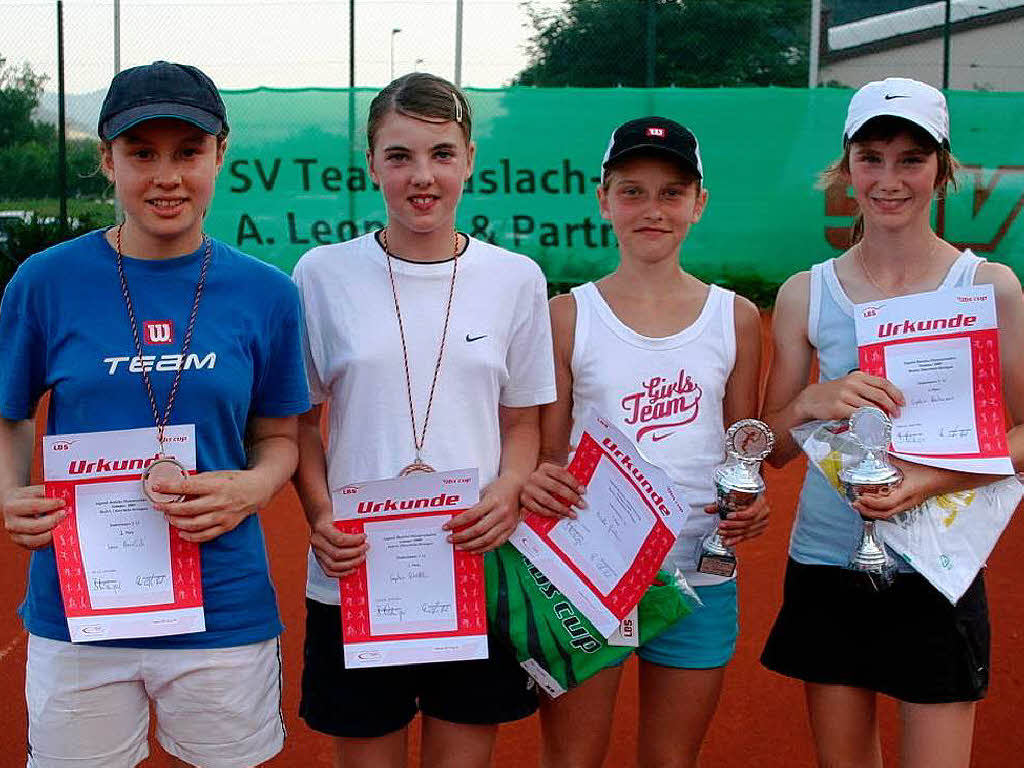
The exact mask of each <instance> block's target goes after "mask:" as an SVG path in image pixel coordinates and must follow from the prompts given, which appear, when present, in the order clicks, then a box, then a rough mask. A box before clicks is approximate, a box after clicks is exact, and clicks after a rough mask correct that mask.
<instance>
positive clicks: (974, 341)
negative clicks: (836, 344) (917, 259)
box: [854, 285, 1013, 475]
mask: <svg viewBox="0 0 1024 768" xmlns="http://www.w3.org/2000/svg"><path fill="white" fill-rule="evenodd" d="M854 317H855V321H856V328H857V346H858V352H859V356H860V367H861V370H863V371H864V372H865V373H869V374H872V375H874V376H882V377H884V378H886V379H888V380H889V381H891V382H892V383H893V384H895V385H896V386H897V387H898V388H899V389H900V391H901V392H903V395H904V397H905V399H906V405H905V406H903V408H901V413H900V415H899V417H897V418H894V419H893V420H892V446H891V451H892V453H893V455H894V456H897V457H899V458H901V459H906V460H907V461H912V462H916V463H918V464H927V465H929V466H933V467H943V468H946V469H954V470H959V471H962V472H984V473H990V474H1000V475H1009V474H1012V473H1013V465H1012V463H1011V462H1010V456H1009V445H1008V444H1007V441H1006V424H1005V422H1004V419H1003V390H1002V378H1001V373H1000V367H999V326H998V324H997V322H996V302H995V295H994V292H993V289H992V286H991V285H977V286H970V287H966V288H954V289H946V290H941V291H932V292H929V293H919V294H913V295H911V296H900V297H897V298H893V299H886V300H884V301H880V302H869V303H865V304H858V305H856V307H855V312H854Z"/></svg>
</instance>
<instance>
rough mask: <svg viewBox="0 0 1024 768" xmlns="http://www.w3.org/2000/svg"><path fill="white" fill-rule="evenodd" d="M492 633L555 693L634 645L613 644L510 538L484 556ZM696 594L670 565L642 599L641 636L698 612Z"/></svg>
mask: <svg viewBox="0 0 1024 768" xmlns="http://www.w3.org/2000/svg"><path fill="white" fill-rule="evenodd" d="M484 570H485V574H486V579H487V620H488V622H489V625H490V629H491V633H492V635H495V636H497V637H499V638H501V639H503V640H504V641H506V642H507V643H509V645H511V647H512V648H513V649H514V650H515V653H516V658H517V659H518V661H519V663H520V665H521V666H522V667H523V669H525V670H526V671H527V672H528V673H529V674H530V675H531V677H533V679H534V680H536V681H537V684H538V685H539V686H540V687H541V688H542V689H543V690H544V691H545V692H547V694H548V695H549V696H551V697H552V698H554V697H556V696H559V695H561V694H563V693H565V692H566V691H568V690H569V689H571V688H575V687H576V686H577V685H579V684H580V683H582V682H583V681H584V680H586V679H587V678H589V677H591V676H593V675H595V674H597V673H598V672H600V671H601V670H602V669H605V668H607V667H611V666H614V665H615V664H618V663H619V662H620V661H622V660H623V659H625V658H626V657H627V656H628V655H629V654H630V653H631V652H632V651H633V648H632V647H630V646H622V645H609V644H608V641H607V640H606V639H605V638H604V637H602V636H601V633H600V632H598V631H597V630H596V629H595V628H594V626H593V625H592V624H591V623H590V621H588V620H587V618H586V617H585V616H584V615H583V614H582V613H580V612H579V611H577V610H576V607H575V606H574V605H573V604H572V603H571V602H569V600H568V598H566V597H565V596H564V595H563V594H562V593H561V592H559V591H558V590H557V589H556V588H555V586H554V585H553V584H552V583H551V582H550V581H549V580H548V579H547V577H546V576H544V574H543V573H541V572H540V571H539V570H538V569H537V568H536V567H535V566H534V565H533V563H531V562H530V561H529V560H527V559H526V558H525V557H524V556H523V555H522V553H520V552H519V550H517V549H516V548H515V547H513V546H512V545H511V544H505V545H503V546H502V547H500V548H498V549H497V550H495V551H494V552H489V553H488V554H487V557H485V558H484ZM692 605H693V604H692V602H691V600H690V599H689V598H688V597H687V596H686V595H684V594H683V592H682V590H680V589H679V587H677V586H676V585H675V583H674V581H673V579H672V577H671V576H670V575H669V574H668V573H666V572H665V571H661V572H659V573H658V576H657V578H656V579H655V581H654V584H652V585H651V586H650V587H648V588H647V591H646V592H645V593H644V596H643V597H642V598H641V600H640V604H639V609H638V616H639V620H638V623H639V642H640V644H641V645H643V644H644V643H646V642H647V641H649V640H651V639H653V638H654V637H657V636H658V635H659V634H661V633H662V632H664V631H665V630H666V629H667V628H668V627H669V626H671V625H672V624H674V623H675V622H677V621H679V620H680V619H682V618H683V617H684V616H687V615H689V614H690V613H691V612H692V610H693V609H692Z"/></svg>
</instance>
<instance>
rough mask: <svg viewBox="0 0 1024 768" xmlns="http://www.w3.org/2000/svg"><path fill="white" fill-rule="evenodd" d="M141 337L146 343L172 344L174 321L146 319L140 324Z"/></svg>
mask: <svg viewBox="0 0 1024 768" xmlns="http://www.w3.org/2000/svg"><path fill="white" fill-rule="evenodd" d="M142 339H143V341H144V342H145V343H146V344H173V343H174V323H173V322H172V321H170V320H146V321H145V322H144V323H143V324H142Z"/></svg>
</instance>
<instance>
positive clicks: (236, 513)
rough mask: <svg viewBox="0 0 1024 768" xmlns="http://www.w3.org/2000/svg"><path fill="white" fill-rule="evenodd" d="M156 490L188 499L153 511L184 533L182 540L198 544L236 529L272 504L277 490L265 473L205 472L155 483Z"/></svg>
mask: <svg viewBox="0 0 1024 768" xmlns="http://www.w3.org/2000/svg"><path fill="white" fill-rule="evenodd" d="M153 489H154V490H156V491H159V492H161V493H170V494H184V495H185V497H186V499H185V501H179V502H174V503H158V504H154V505H153V507H154V509H156V510H157V511H159V512H162V513H163V515H164V517H165V518H167V522H168V523H170V524H171V525H172V526H174V527H175V528H177V529H178V530H179V531H181V538H183V539H184V540H185V541H193V542H196V543H201V542H204V541H209V540H210V539H215V538H216V537H218V536H220V535H221V534H223V533H227V532H228V531H232V530H234V529H235V528H237V527H238V524H239V523H241V522H242V521H243V520H244V519H245V518H247V517H248V516H249V515H252V514H255V513H256V512H259V511H260V510H261V509H263V507H265V506H266V505H267V504H268V503H269V502H270V498H271V496H273V490H274V489H273V487H271V486H270V484H269V483H268V482H267V479H266V478H265V477H264V475H263V473H261V472H259V471H257V470H252V469H241V470H221V471H215V472H203V473H201V474H198V475H192V476H190V477H185V478H182V479H181V480H164V481H162V482H158V483H155V484H154V486H153Z"/></svg>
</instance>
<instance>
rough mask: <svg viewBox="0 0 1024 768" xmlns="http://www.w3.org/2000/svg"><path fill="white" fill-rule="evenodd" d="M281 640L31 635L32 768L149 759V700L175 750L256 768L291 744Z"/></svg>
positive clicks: (194, 758)
mask: <svg viewBox="0 0 1024 768" xmlns="http://www.w3.org/2000/svg"><path fill="white" fill-rule="evenodd" d="M281 684H282V680H281V645H280V641H279V640H278V638H272V639H270V640H266V641H264V642H262V643H254V644H252V645H240V646H236V647H234V648H202V649H183V650H147V649H140V648H104V647H98V646H90V645H87V644H84V643H80V644H72V643H65V642H60V641H57V640H49V639H47V638H44V637H38V636H36V635H29V639H28V663H27V664H26V667H25V700H26V702H27V704H28V744H29V747H28V768H70V767H71V766H74V768H133V766H136V765H138V764H139V763H140V762H142V761H143V760H145V759H146V757H147V756H148V755H149V744H148V742H147V735H148V732H149V702H150V700H152V702H153V707H154V710H155V712H156V721H157V725H156V736H157V739H158V740H159V742H160V746H162V747H163V748H164V749H165V750H167V752H169V753H170V754H172V755H174V756H175V757H177V758H179V759H181V760H184V761H185V762H188V763H192V764H193V765H197V766H202V768H248V767H249V766H254V765H258V764H259V763H262V762H264V761H265V760H269V759H270V758H271V757H273V756H274V755H276V754H277V753H278V752H280V751H281V748H282V747H283V746H284V737H285V730H284V719H283V717H282V715H281Z"/></svg>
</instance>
